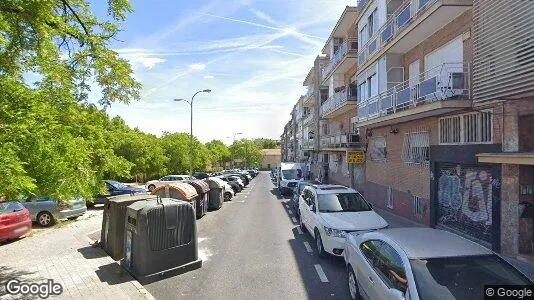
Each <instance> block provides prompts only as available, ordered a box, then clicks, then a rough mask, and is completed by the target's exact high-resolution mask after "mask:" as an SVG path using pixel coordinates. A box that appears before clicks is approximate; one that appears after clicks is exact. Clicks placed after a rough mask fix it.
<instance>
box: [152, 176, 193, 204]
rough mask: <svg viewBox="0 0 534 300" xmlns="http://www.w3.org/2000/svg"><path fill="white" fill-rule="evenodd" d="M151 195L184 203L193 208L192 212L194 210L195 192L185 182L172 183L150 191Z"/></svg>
mask: <svg viewBox="0 0 534 300" xmlns="http://www.w3.org/2000/svg"><path fill="white" fill-rule="evenodd" d="M152 195H158V196H159V197H161V198H172V199H178V200H183V201H186V202H188V203H189V204H191V206H193V210H196V203H195V199H196V197H197V196H198V194H197V190H196V189H195V188H194V187H193V186H192V185H190V184H187V183H185V182H174V183H169V184H166V185H163V186H160V187H157V188H156V189H154V190H153V191H152Z"/></svg>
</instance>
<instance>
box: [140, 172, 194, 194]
mask: <svg viewBox="0 0 534 300" xmlns="http://www.w3.org/2000/svg"><path fill="white" fill-rule="evenodd" d="M194 179H196V178H194V177H192V176H189V175H167V176H164V177H161V178H160V179H158V180H150V181H149V182H147V183H146V185H145V186H146V189H147V190H148V191H149V192H152V191H153V190H154V189H155V188H157V187H160V186H163V185H166V184H169V183H173V182H181V181H184V180H194Z"/></svg>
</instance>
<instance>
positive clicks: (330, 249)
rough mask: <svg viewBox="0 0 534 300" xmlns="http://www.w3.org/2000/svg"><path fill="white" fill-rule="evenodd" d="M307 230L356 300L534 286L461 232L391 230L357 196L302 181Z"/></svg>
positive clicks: (297, 197) (299, 197)
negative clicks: (338, 265) (338, 262)
mask: <svg viewBox="0 0 534 300" xmlns="http://www.w3.org/2000/svg"><path fill="white" fill-rule="evenodd" d="M292 201H293V204H294V205H295V206H296V207H297V214H298V219H299V224H300V227H301V228H302V230H303V231H307V232H308V233H309V234H310V235H311V237H312V238H314V240H315V247H316V250H317V252H318V253H319V256H320V257H321V258H324V257H327V256H338V257H342V258H343V259H344V261H345V263H346V266H347V268H346V270H347V279H348V280H347V282H348V289H349V291H350V295H351V297H352V299H482V298H484V295H485V294H484V286H485V285H532V284H533V282H532V281H531V280H530V279H528V278H527V277H526V276H525V275H524V274H522V273H521V272H520V271H518V270H517V269H516V268H514V267H513V266H512V265H511V264H509V263H508V262H507V261H506V260H504V259H503V258H502V257H501V256H500V255H498V254H497V253H494V252H493V251H491V250H489V249H488V248H485V247H483V246H482V245H480V244H477V243H475V242H473V241H471V240H468V239H466V238H463V237H461V236H459V235H456V234H454V233H451V232H448V231H444V230H439V229H433V228H426V227H425V228H423V227H412V228H389V224H388V223H387V222H386V221H385V220H384V219H383V218H382V217H381V216H380V215H379V214H377V213H376V212H375V211H374V209H373V205H372V204H371V203H369V202H367V201H366V200H365V198H364V197H363V195H362V194H361V193H359V192H358V191H356V190H354V189H352V188H348V187H345V186H341V185H331V184H321V183H319V182H317V181H300V182H299V183H298V185H297V186H296V187H295V188H294V194H293V197H292Z"/></svg>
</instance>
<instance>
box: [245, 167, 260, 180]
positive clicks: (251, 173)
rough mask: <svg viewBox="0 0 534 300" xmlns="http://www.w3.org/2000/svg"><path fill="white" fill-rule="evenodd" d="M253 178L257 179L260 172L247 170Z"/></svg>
mask: <svg viewBox="0 0 534 300" xmlns="http://www.w3.org/2000/svg"><path fill="white" fill-rule="evenodd" d="M246 171H247V172H248V174H249V175H250V176H252V178H254V177H256V176H257V175H258V172H257V171H256V170H252V169H251V170H246Z"/></svg>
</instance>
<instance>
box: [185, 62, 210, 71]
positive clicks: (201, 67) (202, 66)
mask: <svg viewBox="0 0 534 300" xmlns="http://www.w3.org/2000/svg"><path fill="white" fill-rule="evenodd" d="M205 68H206V65H205V64H190V65H189V70H192V71H202V70H204V69H205Z"/></svg>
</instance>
